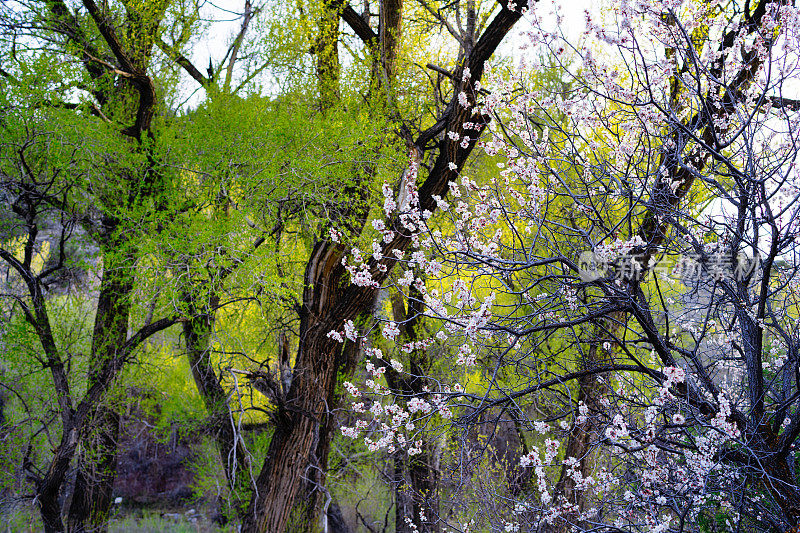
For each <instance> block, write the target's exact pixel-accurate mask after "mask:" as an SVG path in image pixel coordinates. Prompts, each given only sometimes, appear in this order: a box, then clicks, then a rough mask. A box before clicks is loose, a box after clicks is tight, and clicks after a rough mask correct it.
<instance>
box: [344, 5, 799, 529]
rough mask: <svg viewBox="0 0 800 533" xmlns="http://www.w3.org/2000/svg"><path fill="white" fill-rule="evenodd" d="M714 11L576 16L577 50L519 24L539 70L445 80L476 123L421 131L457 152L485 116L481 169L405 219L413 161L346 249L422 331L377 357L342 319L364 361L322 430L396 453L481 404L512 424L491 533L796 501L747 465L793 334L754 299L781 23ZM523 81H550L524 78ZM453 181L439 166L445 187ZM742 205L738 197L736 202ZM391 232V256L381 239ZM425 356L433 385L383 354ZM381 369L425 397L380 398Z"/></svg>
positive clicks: (780, 385) (776, 407)
mask: <svg viewBox="0 0 800 533" xmlns="http://www.w3.org/2000/svg"><path fill="white" fill-rule="evenodd" d="M734 4H736V3H735V2H734ZM759 5H760V6H761V5H762V4H761V3H760V4H759ZM736 8H737V6H736V5H734V6H733V7H732V6H731V5H730V3H728V2H716V1H712V2H705V3H700V2H683V1H680V0H670V1H669V2H648V1H645V0H638V1H635V2H627V1H621V2H618V3H616V4H615V7H614V9H612V10H611V11H610V12H609V14H608V15H607V16H608V20H605V21H598V20H595V19H594V18H592V17H591V16H589V15H588V14H587V17H586V32H585V34H584V40H585V42H584V44H582V45H581V46H573V44H572V43H569V42H567V41H565V40H564V38H563V36H561V35H560V34H559V33H556V32H553V31H545V30H543V29H541V27H538V26H536V24H534V25H533V29H532V30H531V31H530V32H528V34H527V38H528V39H529V41H530V42H529V43H528V47H529V48H531V49H534V50H537V51H540V52H541V51H546V52H549V53H550V55H549V56H548V57H549V59H548V61H550V60H551V59H552V58H555V59H554V60H553V61H555V62H556V63H555V67H554V66H553V63H552V62H550V63H548V62H543V63H541V64H540V63H532V62H529V63H528V64H525V65H521V66H520V67H519V69H518V70H517V71H516V72H514V73H513V74H512V75H511V76H509V78H507V79H505V80H495V81H493V82H490V83H487V84H486V85H487V86H488V87H490V88H491V92H490V93H486V95H485V96H484V97H483V99H482V100H481V101H479V102H476V103H475V104H474V105H473V104H471V102H472V101H473V100H472V99H471V98H472V96H471V95H472V94H477V88H476V87H475V85H474V84H473V85H472V86H471V87H470V83H471V77H470V74H469V71H468V70H466V69H465V71H464V75H463V78H462V82H463V84H464V87H466V89H465V91H466V92H459V93H456V94H458V96H457V100H458V102H459V104H460V105H461V106H462V107H464V108H468V109H472V110H473V112H474V116H475V121H476V122H467V123H466V124H465V125H464V128H463V129H464V131H447V132H444V133H443V142H445V141H448V140H449V141H453V142H455V143H467V145H468V144H469V143H470V142H471V141H472V140H474V139H472V138H470V134H471V131H470V130H471V129H472V128H473V126H474V124H477V123H478V121H486V117H493V118H494V120H493V122H492V124H491V126H490V127H489V128H487V131H486V138H484V139H482V140H481V141H480V142H479V143H478V146H479V148H480V150H481V151H482V153H483V156H484V161H486V162H487V165H488V164H491V165H493V166H494V167H495V168H496V170H492V171H491V172H488V174H490V176H488V177H487V176H485V175H484V176H482V177H481V178H471V177H469V176H468V175H466V174H467V173H466V172H462V173H461V174H460V175H458V176H457V178H454V179H453V180H452V181H451V182H450V183H449V190H448V194H447V195H445V196H444V197H443V196H441V195H438V196H433V197H432V200H433V202H434V203H435V205H436V208H437V209H438V211H439V215H438V216H435V217H434V216H433V214H432V213H431V211H428V210H423V209H422V208H421V204H420V197H419V191H417V189H416V176H417V173H418V171H419V168H420V162H419V161H418V160H417V159H415V158H414V157H412V158H411V163H410V165H409V168H408V169H407V170H406V172H405V173H404V176H403V179H402V181H401V186H400V192H399V195H395V193H394V189H393V188H392V187H391V186H390V185H388V184H384V186H383V188H382V192H383V196H384V204H383V208H384V209H383V215H384V217H385V218H383V217H382V218H379V219H376V220H374V221H373V222H372V228H373V230H374V232H375V233H374V239H373V240H372V242H371V243H370V249H371V254H369V255H368V256H367V255H366V254H364V253H363V252H362V251H361V250H359V249H358V248H353V249H352V250H351V253H350V255H349V256H348V257H347V258H346V259H345V260H343V261H344V264H345V266H346V268H347V270H348V271H349V273H350V275H351V280H352V282H353V283H354V284H356V285H359V286H372V287H375V288H378V285H379V284H378V283H377V282H375V281H374V279H373V274H374V273H376V272H378V271H380V272H385V271H386V268H387V266H386V265H393V266H394V268H395V269H396V272H395V275H394V276H393V277H390V278H389V281H388V282H387V283H385V284H384V285H383V286H382V287H380V290H382V291H398V292H401V293H402V294H403V296H404V298H406V299H407V300H409V301H410V300H415V301H416V302H417V303H419V304H421V306H422V308H423V309H424V314H425V317H426V319H428V320H429V321H430V323H433V324H436V328H435V331H436V333H434V334H432V335H431V337H430V338H424V339H422V340H414V341H410V342H405V343H404V342H403V340H402V339H401V326H402V324H398V323H396V322H394V321H392V320H388V319H386V320H384V324H383V327H382V328H381V332H382V337H383V338H384V339H385V341H388V342H389V343H390V344H392V343H394V346H393V347H392V348H391V351H392V353H387V354H384V353H383V351H382V350H380V349H378V348H375V347H373V346H372V344H373V342H374V341H373V340H372V338H371V337H370V333H369V332H365V333H363V334H360V333H359V332H358V331H357V330H356V328H355V326H354V325H353V324H352V323H347V324H345V325H344V326H343V330H342V331H332V332H330V333H329V336H330V337H331V338H334V339H336V340H337V341H340V342H343V341H344V340H345V339H348V340H350V341H351V342H357V343H363V345H364V347H365V353H366V356H367V363H366V367H365V371H366V379H365V381H364V384H363V385H354V384H352V383H349V382H348V383H345V388H346V389H347V392H348V393H349V395H351V396H352V397H353V399H354V401H355V402H356V403H354V404H353V407H352V411H353V415H354V418H355V425H353V426H347V427H343V428H342V433H343V434H344V435H345V436H347V437H350V438H353V439H356V438H361V437H363V438H364V443H365V445H366V446H367V448H368V449H369V450H371V451H377V450H385V451H387V452H389V453H393V452H395V451H396V450H398V449H406V450H407V451H408V453H409V454H411V455H415V454H419V453H421V452H422V450H423V448H424V442H425V439H426V435H427V434H428V433H427V432H428V431H430V430H432V429H433V428H435V427H437V426H442V425H448V424H449V425H450V426H451V427H452V428H456V429H460V430H463V431H467V430H468V429H469V424H470V423H472V422H471V421H474V420H477V419H479V418H480V416H479V415H481V414H488V413H491V412H493V410H502V412H514V413H515V415H514V416H515V418H514V421H515V423H516V424H517V425H518V427H519V428H520V433H521V434H522V436H521V437H520V439H521V440H522V441H523V443H524V444H525V445H526V446H525V447H526V451H525V453H521V454H520V455H519V458H518V461H517V464H518V465H519V468H521V469H522V470H523V472H527V473H526V474H521V476H522V477H523V478H525V479H528V480H529V482H528V483H527V485H525V487H526V488H525V490H520V491H517V492H515V493H514V494H511V495H507V496H505V498H506V499H505V500H504V501H508V502H510V503H509V504H508V505H507V506H506V507H504V508H503V509H501V510H500V511H498V510H497V508H496V507H493V509H494V510H495V511H494V512H493V513H489V512H486V516H485V519H486V520H487V521H489V522H492V523H493V524H495V525H497V527H499V528H505V530H506V531H517V530H519V528H521V527H523V528H531V529H535V528H538V527H544V525H554V524H559V523H567V524H569V525H570V527H574V528H577V529H585V530H589V529H592V528H603V527H611V526H613V527H615V528H618V529H621V530H625V531H661V532H665V531H672V530H675V528H678V529H681V528H684V527H685V522H686V521H687V520H689V521H694V522H695V523H697V522H698V521H700V520H701V519H703V517H704V516H705V514H704V513H706V514H707V513H711V514H712V516H717V515H719V516H723V517H725V519H726V520H729V521H733V522H735V521H737V520H739V519H741V518H742V517H743V516H749V517H751V518H750V520H751V521H750V522H749V524H750V525H751V526H752V527H753V528H755V529H759V528H762V529H769V528H770V527H772V526H773V525H775V524H787V523H788V524H791V523H794V522H793V521H796V520H798V519H800V517H793V516H792V514H791V513H792V511H791V509H792V507H791V505H793V504H790V503H786V502H791V501H794V500H792V498H800V489H798V487H797V483H796V480H789V479H784V478H778V477H777V475H778V474H773V473H771V472H770V471H769V470H768V469H767V468H765V467H764V466H763V465H762V463H760V461H763V460H764V459H765V458H769V457H773V458H780V459H781V460H785V459H786V458H787V457H788V456H789V454H790V453H791V454H793V453H794V451H791V452H789V450H794V444H793V442H794V439H795V438H796V436H797V435H798V434H800V406H798V405H797V404H796V398H797V397H798V393H800V391H795V389H793V387H794V386H795V385H794V376H795V373H796V372H797V362H798V360H799V358H797V357H796V346H797V345H798V343H800V340H799V339H800V335H798V327H797V323H796V322H797V321H796V320H795V319H792V318H791V314H790V313H787V312H786V310H785V309H783V310H781V309H778V308H777V307H778V306H784V308H786V307H790V306H796V305H797V303H798V301H797V298H796V297H795V296H794V295H793V293H792V290H793V288H794V287H795V286H796V285H797V283H796V274H797V269H796V268H794V266H793V265H792V263H791V262H792V258H791V257H792V256H791V253H793V252H794V248H792V246H793V244H792V242H793V237H792V231H793V229H792V228H793V226H792V224H791V223H788V222H786V221H787V220H789V219H791V218H792V217H790V216H789V215H792V216H796V215H797V214H798V198H799V197H800V187H799V185H800V182H799V181H798V176H797V174H796V170H795V168H794V162H793V161H794V157H796V155H797V144H796V140H795V139H794V136H793V134H792V132H796V131H798V128H800V117H799V116H798V113H797V109H798V108H794V110H793V109H792V108H790V107H786V106H784V107H781V108H780V109H779V110H778V111H777V112H776V108H775V107H774V106H775V105H777V104H771V103H770V102H776V103H780V102H783V103H784V104H785V101H784V100H782V99H780V98H779V97H780V93H779V91H780V89H781V87H782V85H781V83H782V80H785V79H786V78H787V77H788V76H791V75H792V74H793V73H796V72H797V67H798V58H797V56H796V54H794V52H793V50H798V49H800V46H798V36H800V23H799V22H798V21H800V16H798V10H797V8H795V7H793V6H790V5H788V4H787V3H783V2H766V3H763V12H760V11H759V14H758V16H759V17H760V18H759V19H758V20H755V19H754V17H755V15H753V13H743V12H742V11H741V8H739V11H737V10H736ZM759 9H761V8H759ZM528 16H529V17H530V18H531V20H533V21H534V22H535V21H537V20H539V19H538V17H539V16H538V14H537V12H536V10H532V11H531V13H529V14H528ZM643 36H644V37H643ZM546 69H550V70H552V69H555V70H556V71H557V72H558V74H559V75H560V76H561V77H562V79H561V80H560V81H558V82H552V83H551V85H550V86H548V85H547V84H546V83H539V84H532V83H531V80H533V79H536V76H537V75H538V76H541V72H542V71H543V70H546ZM531 85H532V86H531ZM469 91H474V93H470V92H469ZM770 113H772V114H771V115H770ZM767 117H769V118H767ZM777 123H781V125H780V126H777V125H776V124H777ZM776 131H777V132H778V133H780V134H776ZM765 139H767V141H765ZM754 147H759V148H760V149H761V152H759V155H758V156H755V155H754V152H753V149H754ZM458 168H459V166H458V165H457V164H456V162H451V163H450V165H449V170H450V171H451V172H452V173H453V174H454V176H455V175H456V174H457V170H458ZM744 169H747V172H748V173H749V174H748V173H745V171H744ZM474 172H475V175H479V174H478V173H479V170H477V169H475V170H474ZM693 187H694V189H692V188H693ZM691 190H694V191H698V192H697V193H696V195H697V197H699V198H700V199H701V200H702V199H703V198H709V197H712V196H713V195H718V196H719V197H720V198H722V200H723V201H724V202H727V203H728V204H730V205H733V206H735V207H737V209H730V210H728V211H723V212H722V214H721V215H720V214H719V213H713V216H711V218H709V213H708V212H703V211H702V208H700V207H697V206H698V205H700V204H702V205H705V204H703V202H699V203H698V204H690V199H689V196H687V195H688V194H689V191H691ZM757 194H761V195H762V196H761V198H762V200H760V201H758V202H756V204H755V205H752V206H747V205H744V204H743V203H742V202H744V201H745V199H746V198H747V197H748V195H751V196H753V195H757ZM704 195H705V196H704ZM737 217H738V218H737ZM737 224H738V225H737ZM736 227H738V228H740V229H739V230H737V231H738V233H736V232H735V231H733V230H732V229H731V228H736ZM398 232H400V233H402V234H403V235H405V236H407V237H408V239H409V240H410V242H411V247H410V250H397V249H389V246H390V244H391V243H392V242H393V239H394V237H395V235H396V233H398ZM764 232H766V233H767V234H771V239H770V242H769V243H766V244H765V240H764V238H763V237H762V236H761V235H762V234H763V233H764ZM334 237H335V238H339V237H340V236H339V235H338V234H336V232H335V230H332V238H334ZM790 237H791V238H790ZM765 246H766V249H765ZM587 248H588V249H590V250H592V253H593V254H595V255H596V256H597V257H599V258H600V259H602V260H603V261H607V262H613V261H614V260H615V259H616V258H618V257H620V256H623V255H626V254H631V253H637V254H640V255H641V256H643V257H645V258H646V259H649V258H650V257H652V256H654V255H657V254H663V255H667V254H672V255H679V254H682V253H687V251H688V252H691V253H693V254H696V255H698V256H699V257H708V255H709V253H710V251H711V250H712V249H714V250H722V251H723V252H724V253H725V254H727V256H729V257H738V254H740V253H744V252H745V251H747V253H748V256H749V257H756V256H759V257H763V258H765V259H763V261H764V262H765V263H766V264H767V265H768V266H772V265H775V264H778V263H779V262H780V261H782V262H783V263H780V264H786V265H787V269H786V270H785V271H782V273H780V274H779V275H776V276H775V278H776V279H777V280H779V282H780V283H779V285H776V286H775V287H777V288H776V289H774V290H772V289H771V287H772V285H770V283H767V282H763V281H762V280H763V279H769V277H770V276H771V275H772V274H771V273H770V272H768V271H766V270H765V269H761V270H759V269H755V270H753V271H748V272H746V273H745V274H744V275H743V276H739V277H737V278H736V279H728V278H724V279H720V278H719V277H715V276H713V273H712V272H709V273H708V274H709V275H708V276H706V277H705V278H703V279H700V280H695V281H696V282H697V286H696V287H695V289H694V290H689V288H688V287H686V286H683V287H681V286H680V284H677V286H676V284H675V283H673V282H670V283H671V285H669V286H668V287H667V286H666V285H665V288H664V290H663V291H662V286H661V285H659V283H661V281H660V280H659V278H658V277H657V276H650V277H649V278H648V277H647V276H642V277H637V278H634V279H626V280H620V279H614V278H613V276H609V277H598V278H592V279H585V278H582V277H581V276H580V272H579V266H578V264H577V259H578V255H579V254H580V252H581V251H583V250H587ZM770 258H771V259H770ZM647 266H648V262H647V261H646V260H645V261H643V262H642V263H641V264H640V265H639V267H640V268H645V267H647ZM765 268H766V267H765ZM757 276H762V278H761V279H759V278H758V277H757ZM704 283H705V285H703V284H704ZM667 290H668V292H667ZM795 310H796V308H795ZM379 319H380V317H379ZM381 320H383V319H381ZM716 324H727V327H726V328H717V327H716V326H715V325H716ZM720 329H722V331H720ZM720 339H722V340H720ZM765 339H766V340H765ZM549 343H553V344H556V345H558V346H559V348H557V349H554V348H552V347H551V346H550V344H549ZM432 350H435V351H436V353H438V354H441V353H447V354H449V357H451V358H452V362H453V363H454V364H452V365H451V364H449V363H448V365H446V366H448V368H449V370H448V372H446V373H444V374H443V375H431V376H415V375H413V374H411V372H410V370H411V369H410V368H408V369H407V368H406V367H405V365H403V363H401V360H402V359H403V357H404V354H409V353H411V352H425V351H432ZM758 350H761V351H758ZM792 354H794V355H792ZM476 371H479V372H482V374H481V376H482V379H481V380H478V381H477V382H476V381H475V380H474V379H473V377H474V375H475V372H476ZM387 372H394V373H396V374H397V375H399V376H406V377H407V378H409V379H423V378H425V380H426V383H427V384H429V385H426V386H425V388H424V389H423V390H422V392H420V393H419V394H415V395H411V396H408V395H405V396H403V395H398V394H393V393H392V390H391V389H390V388H389V387H388V385H387V384H385V382H386V374H387ZM471 380H472V381H471ZM754 389H758V390H760V391H761V392H760V393H759V394H753V392H752V391H753V390H754ZM556 391H557V393H556ZM556 398H557V399H556ZM565 398H566V399H565ZM526 401H527V402H528V403H527V404H526V403H525V402H526ZM545 401H550V402H551V403H552V405H551V406H549V407H548V409H547V413H546V414H545V415H541V412H542V408H541V404H542V403H543V402H545ZM534 407H535V408H534ZM537 413H538V414H537ZM542 417H544V420H543V419H542ZM753 417H755V418H753ZM763 432H766V433H763ZM776 443H777V444H776ZM581 446H583V448H581ZM770 446H773V447H770ZM575 449H580V450H581V452H580V453H578V454H574V455H569V453H570V450H573V451H574V450H575ZM791 457H793V455H792V456H791ZM792 461H793V459H792ZM792 464H793V463H792ZM760 465H761V466H760ZM787 468H789V467H787ZM781 475H783V474H781ZM773 477H774V479H773ZM753 487H757V488H758V490H754V491H753V492H754V494H756V495H754V496H751V495H749V494H748V493H747V492H745V491H746V490H748V488H753ZM759 491H760V495H758V494H759ZM798 501H800V500H798ZM481 505H485V506H486V508H488V507H490V506H489V504H488V503H486V501H483V502H482V503H481ZM492 505H495V504H492ZM709 510H710V511H709ZM676 524H677V525H676ZM748 527H749V526H748ZM776 527H777V526H776ZM509 528H510V529H509Z"/></svg>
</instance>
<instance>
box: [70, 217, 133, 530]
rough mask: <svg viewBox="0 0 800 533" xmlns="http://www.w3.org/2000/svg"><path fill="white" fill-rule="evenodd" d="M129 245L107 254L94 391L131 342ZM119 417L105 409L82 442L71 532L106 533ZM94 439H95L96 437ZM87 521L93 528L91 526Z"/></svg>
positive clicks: (111, 224) (109, 224)
mask: <svg viewBox="0 0 800 533" xmlns="http://www.w3.org/2000/svg"><path fill="white" fill-rule="evenodd" d="M117 226H118V221H116V220H107V221H106V224H105V228H106V232H107V233H106V234H107V235H108V236H109V238H111V236H112V235H113V233H114V232H115V231H116V228H117ZM126 245H127V243H125V242H123V241H119V242H114V243H113V244H112V245H109V246H108V248H107V250H106V252H105V253H104V254H103V280H102V281H101V283H100V295H99V297H98V300H97V314H96V315H95V323H94V333H93V337H92V358H91V360H90V361H89V375H88V384H89V387H91V386H92V385H94V384H95V383H97V382H99V381H100V380H102V379H103V376H102V375H101V374H102V372H103V367H104V365H105V363H106V362H107V361H108V360H110V359H112V358H115V357H117V350H118V349H120V348H121V347H122V346H123V345H124V344H125V341H126V340H127V338H128V320H129V318H130V296H131V293H132V292H133V283H134V276H133V271H132V265H134V264H135V259H134V256H133V254H132V253H131V252H130V251H129V250H128V251H125V252H124V253H123V252H122V249H123V247H125V246H126ZM119 423H120V418H119V414H118V413H117V412H116V411H115V407H114V406H111V405H102V404H101V405H100V406H98V408H97V410H96V411H95V413H94V416H93V417H92V431H86V432H85V433H84V435H83V437H82V439H81V448H82V450H81V453H79V454H78V460H77V468H78V474H77V477H76V479H75V489H74V491H73V494H72V503H71V504H70V508H69V517H68V524H69V529H70V531H75V532H83V531H105V530H106V522H107V521H108V513H109V510H110V508H111V502H112V498H111V495H112V492H113V490H114V480H115V479H116V475H117V439H118V438H119ZM93 436H94V437H95V438H94V439H93V438H92V437H93ZM87 521H88V522H89V524H91V526H89V527H87Z"/></svg>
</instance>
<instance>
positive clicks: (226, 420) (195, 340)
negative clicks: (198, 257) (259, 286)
mask: <svg viewBox="0 0 800 533" xmlns="http://www.w3.org/2000/svg"><path fill="white" fill-rule="evenodd" d="M183 300H184V303H186V304H187V305H188V307H189V309H188V312H189V316H191V317H192V318H190V319H189V320H187V321H186V322H184V323H183V336H184V338H185V340H186V355H187V357H188V359H189V365H190V367H191V369H192V376H193V377H194V381H195V384H196V385H197V390H198V392H199V393H200V397H201V398H202V399H203V404H204V405H205V407H206V411H207V412H208V418H209V421H210V423H211V426H212V428H213V432H214V440H215V441H216V443H217V446H218V448H219V454H220V459H221V461H222V466H223V470H224V471H225V479H226V480H227V482H228V487H229V489H230V501H228V502H225V501H223V500H220V501H218V502H217V504H218V505H219V507H220V511H223V510H224V509H225V507H226V506H227V505H228V504H229V505H230V506H231V507H232V508H233V509H235V511H236V513H237V515H238V516H239V517H240V518H241V517H242V516H243V515H244V510H245V503H244V502H245V501H246V500H243V497H244V498H249V495H248V494H247V492H249V490H252V487H251V483H250V460H249V456H248V454H247V450H246V449H245V447H244V443H243V442H242V439H241V437H240V436H239V435H238V434H237V433H236V431H235V428H234V420H233V418H232V415H231V412H230V407H229V405H228V395H227V393H226V391H225V389H224V388H223V387H222V384H221V383H220V378H219V377H218V376H217V373H216V370H215V369H214V366H213V365H212V363H211V357H210V355H211V333H212V330H213V326H214V321H215V317H214V311H212V310H210V309H213V308H214V307H216V305H217V303H218V298H216V297H214V298H212V302H211V304H210V306H209V310H206V312H204V313H199V312H198V309H197V308H196V305H195V302H194V301H193V299H192V297H191V296H190V295H184V297H183Z"/></svg>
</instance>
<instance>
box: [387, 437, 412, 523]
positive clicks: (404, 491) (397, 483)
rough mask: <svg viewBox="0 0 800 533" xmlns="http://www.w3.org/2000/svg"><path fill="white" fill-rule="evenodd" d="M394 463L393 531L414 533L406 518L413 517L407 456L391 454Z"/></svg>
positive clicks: (396, 453)
mask: <svg viewBox="0 0 800 533" xmlns="http://www.w3.org/2000/svg"><path fill="white" fill-rule="evenodd" d="M392 461H393V462H394V478H393V479H392V485H393V488H394V530H395V533H414V530H413V529H411V524H409V523H408V522H406V518H411V517H412V516H414V501H413V497H412V495H411V493H412V489H411V482H410V480H409V478H408V477H409V476H408V454H407V453H406V451H405V450H397V451H396V452H394V453H393V454H392Z"/></svg>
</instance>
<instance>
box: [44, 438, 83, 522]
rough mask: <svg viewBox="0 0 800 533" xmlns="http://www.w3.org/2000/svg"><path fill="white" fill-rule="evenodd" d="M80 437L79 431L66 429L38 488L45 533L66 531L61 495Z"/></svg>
mask: <svg viewBox="0 0 800 533" xmlns="http://www.w3.org/2000/svg"><path fill="white" fill-rule="evenodd" d="M78 437H79V435H78V430H77V429H75V428H73V427H65V428H64V431H63V435H62V437H61V442H60V443H59V445H58V448H56V451H55V456H54V457H53V460H52V461H51V462H50V468H49V469H48V471H47V474H45V476H44V477H43V478H42V480H41V481H40V482H39V483H38V485H37V487H36V489H37V490H36V492H37V500H38V503H39V513H40V514H41V516H42V524H43V525H44V531H45V533H61V532H62V531H65V529H64V522H63V521H62V519H61V503H60V502H59V495H60V493H61V487H62V485H63V484H64V480H65V478H66V476H67V470H69V464H70V462H71V461H72V457H73V456H74V455H75V450H76V449H77V447H78Z"/></svg>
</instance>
